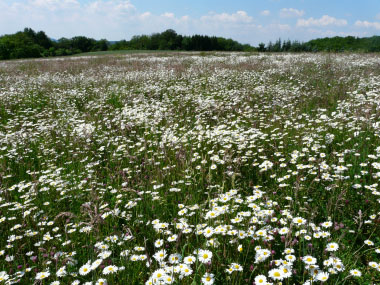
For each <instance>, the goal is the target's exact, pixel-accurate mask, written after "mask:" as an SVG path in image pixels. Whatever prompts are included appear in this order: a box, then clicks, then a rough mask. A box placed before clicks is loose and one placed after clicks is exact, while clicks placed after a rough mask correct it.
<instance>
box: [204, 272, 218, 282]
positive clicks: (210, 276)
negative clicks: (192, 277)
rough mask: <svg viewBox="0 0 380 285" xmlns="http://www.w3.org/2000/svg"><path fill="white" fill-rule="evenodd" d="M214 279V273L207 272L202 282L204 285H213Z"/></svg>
mask: <svg viewBox="0 0 380 285" xmlns="http://www.w3.org/2000/svg"><path fill="white" fill-rule="evenodd" d="M214 280H215V279H214V274H212V273H205V275H203V277H202V283H203V284H204V285H212V284H214Z"/></svg>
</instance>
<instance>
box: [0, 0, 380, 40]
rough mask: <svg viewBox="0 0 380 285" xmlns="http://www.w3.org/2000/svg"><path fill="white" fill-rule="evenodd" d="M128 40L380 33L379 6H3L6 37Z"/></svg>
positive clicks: (340, 0) (212, 1) (260, 2)
mask: <svg viewBox="0 0 380 285" xmlns="http://www.w3.org/2000/svg"><path fill="white" fill-rule="evenodd" d="M25 27H29V28H32V29H33V30H35V31H40V30H42V31H44V32H45V33H46V34H47V35H48V36H50V37H51V38H54V39H59V38H61V37H67V38H71V37H73V36H79V35H81V36H87V37H91V38H95V39H102V38H105V39H107V40H112V41H113V40H121V39H126V40H129V39H130V38H131V37H132V36H134V35H141V34H148V35H149V34H152V33H158V32H163V31H164V30H166V29H173V30H175V31H176V32H177V33H179V34H182V35H194V34H201V35H210V36H222V37H227V38H232V39H234V40H237V41H239V42H241V43H249V44H251V45H255V46H256V45H258V44H259V43H260V42H264V43H268V42H269V41H276V40H277V39H278V38H281V39H283V40H287V39H290V40H299V41H307V40H310V39H314V38H321V37H331V36H347V35H351V36H357V37H367V36H372V35H379V34H380V0H228V1H227V0H115V1H110V0H14V1H10V0H0V35H3V34H11V33H15V32H17V31H20V30H23V29H24V28H25Z"/></svg>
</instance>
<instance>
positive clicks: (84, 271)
mask: <svg viewBox="0 0 380 285" xmlns="http://www.w3.org/2000/svg"><path fill="white" fill-rule="evenodd" d="M90 272H91V265H90V264H85V265H83V266H82V267H81V268H80V269H79V274H80V275H87V274H88V273H90Z"/></svg>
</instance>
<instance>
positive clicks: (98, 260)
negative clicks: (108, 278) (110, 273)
mask: <svg viewBox="0 0 380 285" xmlns="http://www.w3.org/2000/svg"><path fill="white" fill-rule="evenodd" d="M102 262H103V259H97V260H95V261H94V262H93V263H92V264H91V270H95V269H96V268H98V266H99V265H100V264H101V263H102Z"/></svg>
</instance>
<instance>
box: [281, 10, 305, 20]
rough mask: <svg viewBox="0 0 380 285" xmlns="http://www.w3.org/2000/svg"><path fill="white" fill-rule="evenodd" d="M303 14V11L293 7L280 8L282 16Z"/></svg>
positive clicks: (300, 15) (288, 16)
mask: <svg viewBox="0 0 380 285" xmlns="http://www.w3.org/2000/svg"><path fill="white" fill-rule="evenodd" d="M304 14H305V11H303V10H297V9H294V8H282V9H281V10H280V16H281V17H283V18H291V17H302V16H303V15H304Z"/></svg>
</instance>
